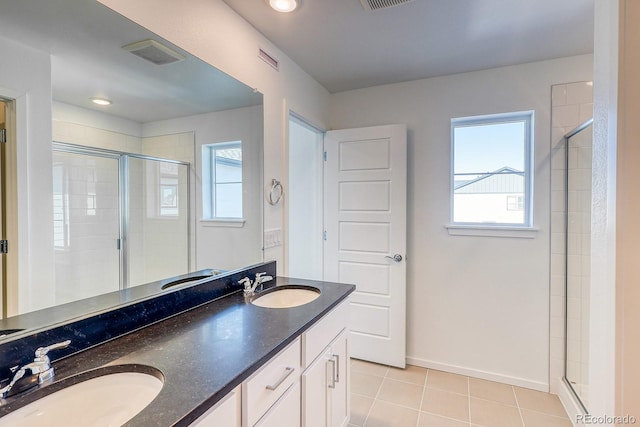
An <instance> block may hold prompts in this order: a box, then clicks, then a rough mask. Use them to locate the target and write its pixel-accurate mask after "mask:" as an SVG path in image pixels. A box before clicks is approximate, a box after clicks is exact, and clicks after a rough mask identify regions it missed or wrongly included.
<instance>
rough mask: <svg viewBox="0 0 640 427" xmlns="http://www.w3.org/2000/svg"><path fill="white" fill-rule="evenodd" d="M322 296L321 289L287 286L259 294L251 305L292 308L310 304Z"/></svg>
mask: <svg viewBox="0 0 640 427" xmlns="http://www.w3.org/2000/svg"><path fill="white" fill-rule="evenodd" d="M319 296H320V289H317V288H314V287H312V286H302V285H285V286H278V287H276V288H272V289H269V290H267V291H264V292H263V293H261V294H259V295H258V296H257V297H256V298H255V299H254V300H253V301H251V304H253V305H257V306H258V307H265V308H291V307H298V306H301V305H304V304H308V303H310V302H311V301H313V300H315V299H316V298H318V297H319Z"/></svg>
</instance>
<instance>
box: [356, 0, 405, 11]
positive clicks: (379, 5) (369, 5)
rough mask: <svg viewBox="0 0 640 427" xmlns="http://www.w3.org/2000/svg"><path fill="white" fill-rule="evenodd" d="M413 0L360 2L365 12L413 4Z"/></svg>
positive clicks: (362, 0) (363, 0)
mask: <svg viewBox="0 0 640 427" xmlns="http://www.w3.org/2000/svg"><path fill="white" fill-rule="evenodd" d="M412 1H413V0H360V3H362V7H364V9H365V10H379V9H386V8H389V7H393V6H400V5H401V4H405V3H411V2H412Z"/></svg>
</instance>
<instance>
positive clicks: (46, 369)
mask: <svg viewBox="0 0 640 427" xmlns="http://www.w3.org/2000/svg"><path fill="white" fill-rule="evenodd" d="M69 344H71V340H67V341H63V342H59V343H57V344H51V345H49V346H46V347H39V348H38V349H37V350H36V355H35V358H34V359H33V362H31V363H28V364H26V365H24V366H22V367H21V368H20V369H18V370H17V371H16V373H15V374H14V375H13V378H12V379H11V382H10V383H9V385H8V386H6V387H4V388H2V389H0V398H2V399H4V398H5V397H7V395H8V394H9V392H10V391H11V389H12V388H13V387H14V386H15V385H16V383H17V382H18V381H20V379H21V378H22V377H24V375H25V373H26V372H27V371H30V372H31V375H38V384H42V383H43V382H45V381H47V380H50V379H51V378H53V373H54V371H53V366H51V360H49V356H47V353H49V351H51V350H56V349H59V348H66V347H68V346H69Z"/></svg>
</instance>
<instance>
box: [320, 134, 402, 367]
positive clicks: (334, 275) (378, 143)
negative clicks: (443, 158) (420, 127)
mask: <svg viewBox="0 0 640 427" xmlns="http://www.w3.org/2000/svg"><path fill="white" fill-rule="evenodd" d="M406 136H407V130H406V127H405V126H404V125H389V126H375V127H368V128H360V129H344V130H337V131H330V132H327V134H326V136H325V152H326V162H325V187H324V193H325V196H324V197H325V200H324V210H325V212H324V218H325V234H326V236H325V244H324V280H326V281H333V282H344V283H354V284H355V285H356V292H355V293H354V294H353V296H352V298H351V321H350V328H351V335H350V337H349V347H350V350H351V356H352V357H355V358H358V359H363V360H369V361H372V362H377V363H383V364H388V365H392V366H398V367H404V366H405V343H406V339H405V336H406V320H405V312H406V266H405V260H404V258H405V253H406V228H407V225H406V223H407V212H406V211H407V137H406Z"/></svg>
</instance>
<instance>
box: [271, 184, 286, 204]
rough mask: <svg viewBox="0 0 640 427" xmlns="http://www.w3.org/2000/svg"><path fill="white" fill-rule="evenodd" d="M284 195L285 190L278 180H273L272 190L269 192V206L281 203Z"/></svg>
mask: <svg viewBox="0 0 640 427" xmlns="http://www.w3.org/2000/svg"><path fill="white" fill-rule="evenodd" d="M283 195H284V189H283V188H282V184H281V183H280V181H278V180H277V179H275V178H273V179H272V180H271V190H269V196H268V200H269V204H270V205H272V206H275V205H277V204H278V202H280V199H282V196H283Z"/></svg>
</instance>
